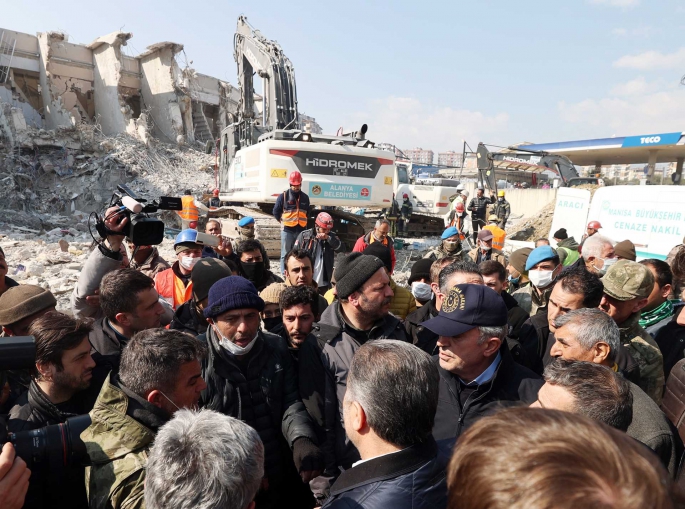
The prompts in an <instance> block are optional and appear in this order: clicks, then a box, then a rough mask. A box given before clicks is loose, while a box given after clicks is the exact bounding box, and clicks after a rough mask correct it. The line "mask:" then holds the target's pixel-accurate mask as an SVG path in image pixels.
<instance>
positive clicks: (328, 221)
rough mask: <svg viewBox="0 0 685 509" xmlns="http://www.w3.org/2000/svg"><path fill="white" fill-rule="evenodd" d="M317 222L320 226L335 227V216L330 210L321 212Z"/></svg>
mask: <svg viewBox="0 0 685 509" xmlns="http://www.w3.org/2000/svg"><path fill="white" fill-rule="evenodd" d="M315 224H316V226H318V227H319V228H333V218H332V217H331V215H330V214H329V213H328V212H319V215H318V216H316V221H315Z"/></svg>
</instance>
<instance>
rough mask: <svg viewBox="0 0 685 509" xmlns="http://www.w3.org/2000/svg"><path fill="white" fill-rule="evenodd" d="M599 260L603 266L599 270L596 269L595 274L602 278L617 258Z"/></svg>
mask: <svg viewBox="0 0 685 509" xmlns="http://www.w3.org/2000/svg"><path fill="white" fill-rule="evenodd" d="M600 260H604V265H603V266H602V268H601V269H597V267H595V269H597V272H599V273H600V274H601V275H602V276H603V275H604V274H606V273H607V270H609V267H611V266H612V265H613V264H614V263H616V262H617V261H618V258H600Z"/></svg>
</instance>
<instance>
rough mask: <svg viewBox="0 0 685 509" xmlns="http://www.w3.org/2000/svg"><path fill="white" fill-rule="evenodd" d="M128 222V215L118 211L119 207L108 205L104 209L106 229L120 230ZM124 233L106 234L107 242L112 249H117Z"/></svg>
mask: <svg viewBox="0 0 685 509" xmlns="http://www.w3.org/2000/svg"><path fill="white" fill-rule="evenodd" d="M127 224H128V217H126V214H125V213H124V212H119V207H110V208H108V209H107V210H106V211H105V226H106V227H107V229H108V230H111V231H114V232H120V231H122V230H123V229H124V228H126V225H127ZM123 241H124V235H107V243H108V244H109V249H111V250H112V251H119V249H120V248H121V243H122V242H123Z"/></svg>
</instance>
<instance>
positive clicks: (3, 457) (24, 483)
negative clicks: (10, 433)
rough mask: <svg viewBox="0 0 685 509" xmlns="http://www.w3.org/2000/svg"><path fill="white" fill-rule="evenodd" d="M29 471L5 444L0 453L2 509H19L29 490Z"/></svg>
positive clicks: (9, 445) (12, 448) (7, 444)
mask: <svg viewBox="0 0 685 509" xmlns="http://www.w3.org/2000/svg"><path fill="white" fill-rule="evenodd" d="M29 477H31V471H30V470H29V469H28V468H27V467H26V463H25V462H24V460H23V459H21V458H18V457H17V456H16V454H15V452H14V446H13V445H12V444H10V443H6V444H5V445H4V446H3V448H2V453H0V500H1V501H2V507H3V509H21V507H22V506H23V505H24V498H25V497H26V492H27V491H28V489H29Z"/></svg>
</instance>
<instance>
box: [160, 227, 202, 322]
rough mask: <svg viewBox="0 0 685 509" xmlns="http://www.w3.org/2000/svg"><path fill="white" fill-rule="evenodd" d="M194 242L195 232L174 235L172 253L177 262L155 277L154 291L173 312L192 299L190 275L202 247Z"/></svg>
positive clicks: (200, 255) (186, 231)
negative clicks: (174, 254) (173, 252)
mask: <svg viewBox="0 0 685 509" xmlns="http://www.w3.org/2000/svg"><path fill="white" fill-rule="evenodd" d="M196 240H197V230H193V229H186V230H183V231H181V233H179V234H178V235H176V240H175V241H174V251H175V252H176V258H177V260H176V261H175V262H174V264H173V265H172V266H171V268H170V269H167V270H163V271H162V272H160V273H158V274H157V275H156V276H155V290H157V293H159V296H160V297H161V298H163V299H164V300H165V301H167V302H168V303H169V304H170V305H171V307H173V308H174V310H176V308H177V307H179V306H180V305H181V304H183V303H184V302H186V301H188V300H190V298H191V297H192V286H193V285H192V283H191V281H190V273H191V272H192V270H193V267H194V266H195V264H196V263H197V262H199V261H200V260H201V259H202V245H200V244H198V243H197V242H196Z"/></svg>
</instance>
